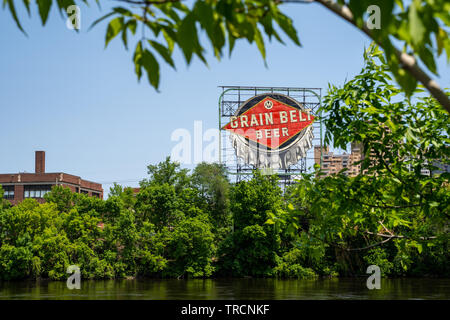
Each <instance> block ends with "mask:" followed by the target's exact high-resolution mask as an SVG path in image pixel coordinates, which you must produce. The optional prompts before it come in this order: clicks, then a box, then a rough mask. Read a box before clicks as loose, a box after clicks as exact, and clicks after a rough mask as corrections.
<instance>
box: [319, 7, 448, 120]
mask: <svg viewBox="0 0 450 320" xmlns="http://www.w3.org/2000/svg"><path fill="white" fill-rule="evenodd" d="M315 1H316V2H318V3H320V4H321V5H323V6H324V7H326V8H327V9H329V10H331V11H333V12H334V13H336V14H337V15H338V16H340V17H341V18H343V19H345V20H347V21H348V22H350V23H351V24H353V25H354V26H355V27H357V28H358V26H357V25H356V22H355V20H354V19H353V13H352V12H351V11H350V9H349V8H348V7H347V6H341V5H340V4H338V3H336V2H334V1H333V0H315ZM358 29H359V28H358ZM360 30H362V31H363V32H364V33H365V34H366V35H367V36H369V37H370V38H371V39H372V40H374V41H375V42H376V43H377V44H378V45H379V46H380V47H382V48H383V49H385V50H386V48H384V46H383V44H382V43H380V42H379V41H377V40H376V39H375V38H374V37H373V36H372V32H371V31H370V29H369V28H368V27H367V25H366V23H364V26H363V28H362V29H360ZM392 47H393V49H394V51H395V55H396V56H397V58H398V59H399V61H400V63H401V67H402V68H403V69H405V70H406V71H408V72H409V73H410V74H411V75H412V76H413V77H414V78H415V79H417V80H418V81H419V82H421V83H422V84H423V85H424V86H425V88H427V90H428V91H429V92H430V93H431V95H432V96H433V97H434V98H435V99H436V100H437V101H438V102H439V103H440V104H441V106H443V107H444V108H445V110H447V112H448V113H450V99H449V97H448V96H447V95H446V94H445V92H444V91H442V89H441V88H440V87H439V85H438V84H437V82H436V81H434V80H433V79H431V78H430V77H429V76H428V75H427V74H426V73H425V72H424V71H423V70H422V69H421V68H420V67H419V66H418V65H417V61H416V59H415V58H414V57H413V56H411V55H409V54H407V53H405V52H401V51H400V50H398V49H397V48H395V47H394V46H392Z"/></svg>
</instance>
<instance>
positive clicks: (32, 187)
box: [0, 151, 103, 204]
mask: <svg viewBox="0 0 450 320" xmlns="http://www.w3.org/2000/svg"><path fill="white" fill-rule="evenodd" d="M35 155H36V158H35V173H13V174H9V173H6V174H0V185H1V186H2V188H3V190H4V195H3V198H5V199H7V200H9V201H10V202H11V203H12V204H17V203H19V202H21V201H23V200H24V199H26V198H34V199H36V200H37V201H38V202H40V203H42V202H44V199H43V198H44V195H45V194H46V193H47V192H50V191H51V188H52V187H53V186H63V187H68V188H70V190H72V192H75V193H84V194H87V195H89V196H92V197H98V198H101V199H103V188H102V185H101V184H100V183H95V182H91V181H87V180H83V179H81V178H80V177H78V176H74V175H71V174H67V173H63V172H57V173H46V172H45V151H36V154H35Z"/></svg>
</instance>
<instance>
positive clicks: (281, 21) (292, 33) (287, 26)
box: [275, 13, 301, 46]
mask: <svg viewBox="0 0 450 320" xmlns="http://www.w3.org/2000/svg"><path fill="white" fill-rule="evenodd" d="M275 21H276V22H277V23H278V25H279V26H280V28H281V29H282V30H283V31H284V32H285V33H286V34H287V35H288V36H289V38H291V40H292V41H294V42H295V44H297V45H298V46H301V44H300V40H299V39H298V36H297V30H295V28H294V26H293V25H292V20H291V19H290V18H289V17H287V16H285V15H284V14H282V13H279V14H277V15H276V16H275Z"/></svg>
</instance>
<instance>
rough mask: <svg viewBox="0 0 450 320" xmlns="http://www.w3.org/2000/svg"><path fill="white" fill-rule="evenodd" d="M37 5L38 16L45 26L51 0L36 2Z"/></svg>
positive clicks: (38, 0)
mask: <svg viewBox="0 0 450 320" xmlns="http://www.w3.org/2000/svg"><path fill="white" fill-rule="evenodd" d="M36 2H37V5H38V8H39V15H40V16H41V21H42V25H45V23H46V22H47V19H48V14H49V12H50V8H51V6H52V2H53V1H52V0H37V1H36Z"/></svg>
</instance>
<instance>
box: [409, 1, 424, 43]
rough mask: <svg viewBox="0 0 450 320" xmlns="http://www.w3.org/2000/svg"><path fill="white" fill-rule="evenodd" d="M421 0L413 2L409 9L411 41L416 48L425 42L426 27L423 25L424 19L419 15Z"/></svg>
mask: <svg viewBox="0 0 450 320" xmlns="http://www.w3.org/2000/svg"><path fill="white" fill-rule="evenodd" d="M419 8H420V0H413V2H412V3H411V6H410V7H409V13H408V17H409V34H410V37H411V40H412V42H413V44H414V45H415V46H418V45H419V44H421V43H422V42H423V39H424V36H425V32H426V27H425V25H424V24H423V21H422V18H421V16H420V13H419V10H418V9H419Z"/></svg>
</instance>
